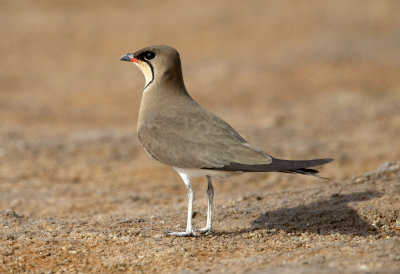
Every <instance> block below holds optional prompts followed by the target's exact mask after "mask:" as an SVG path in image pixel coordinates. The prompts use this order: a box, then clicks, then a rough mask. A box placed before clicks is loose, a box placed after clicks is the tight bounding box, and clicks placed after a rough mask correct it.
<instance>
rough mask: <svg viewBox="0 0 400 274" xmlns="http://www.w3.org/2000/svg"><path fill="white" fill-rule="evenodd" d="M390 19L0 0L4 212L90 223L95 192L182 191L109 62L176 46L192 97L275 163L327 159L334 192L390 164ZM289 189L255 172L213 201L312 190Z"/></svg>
mask: <svg viewBox="0 0 400 274" xmlns="http://www.w3.org/2000/svg"><path fill="white" fill-rule="evenodd" d="M399 10H400V2H399V1H396V0H392V1H390V0H381V1H375V0H364V1H357V0H352V1H319V0H306V1H256V0H252V1H246V2H243V1H228V0H217V1H202V2H199V1H128V0H116V1H99V0H96V1H94V0H93V1H90V0H87V1H78V0H68V1H64V0H51V1H50V0H48V1H44V0H37V1H28V0H25V1H24V0H19V1H5V0H2V1H0V20H1V24H0V36H1V39H0V180H1V186H0V190H1V192H2V193H6V194H2V196H1V197H2V199H1V202H0V203H1V204H2V206H3V207H7V208H9V207H12V208H16V209H18V210H19V212H22V213H26V214H33V215H35V214H36V215H40V216H44V215H46V214H47V213H49V212H52V213H54V214H74V213H76V212H83V213H82V214H85V213H84V212H85V211H82V208H83V207H85V208H86V209H87V210H89V211H90V210H92V211H96V210H98V208H97V209H94V208H92V207H88V204H87V203H86V202H84V200H85V199H86V198H87V197H88V195H89V193H94V192H95V193H96V195H98V196H97V197H99V196H100V197H103V196H104V197H108V196H107V195H110V193H113V192H112V191H120V192H118V193H119V194H120V195H122V192H124V191H127V192H130V193H135V192H140V193H145V192H146V191H147V192H149V193H151V192H153V193H154V192H155V191H156V192H157V191H158V192H164V193H177V194H178V193H179V194H182V193H184V186H183V184H181V182H180V179H179V178H178V176H176V174H175V173H174V171H173V170H172V169H170V168H167V167H164V166H161V165H159V164H158V163H156V162H154V161H153V160H151V159H149V158H148V156H147V155H146V154H145V152H144V151H143V150H142V148H141V146H140V144H139V143H138V141H137V137H136V121H137V116H138V111H139V105H140V99H141V93H142V89H143V86H144V77H143V75H142V74H141V73H140V71H139V70H138V69H137V68H136V67H135V66H133V65H131V64H128V63H126V62H120V61H119V58H120V56H122V55H123V54H125V53H127V52H132V51H135V50H138V49H141V48H143V47H145V46H149V45H153V44H167V45H170V46H173V47H175V48H177V49H178V51H179V52H180V54H181V57H182V63H183V71H184V79H185V84H186V87H187V89H188V91H189V93H190V94H191V95H192V97H193V98H195V100H197V101H198V102H199V103H200V104H201V105H202V106H204V107H205V108H207V109H209V110H211V111H212V112H214V113H216V114H217V115H219V116H221V117H223V118H224V119H225V120H226V121H227V122H228V123H230V124H231V125H232V126H233V127H234V128H236V129H237V130H238V131H239V132H240V133H241V134H243V136H244V137H245V138H246V139H248V141H250V142H252V143H254V144H256V145H258V146H260V147H262V148H263V149H265V150H266V151H267V152H268V153H270V154H271V155H273V156H275V157H278V158H289V159H309V158H317V157H333V158H335V159H336V161H335V162H334V163H332V164H329V165H327V166H325V167H323V169H322V173H323V175H325V176H327V177H330V178H332V179H333V180H338V179H343V178H349V177H353V176H355V175H357V174H359V173H362V172H365V171H368V170H371V169H374V168H376V167H377V166H379V165H380V164H381V163H383V162H388V161H398V160H399V159H400V146H399V141H398V140H399V135H400V16H399V13H398V12H399ZM293 180H294V177H291V175H282V174H264V175H261V174H258V175H254V174H250V175H246V176H244V177H240V178H239V177H235V178H234V179H230V181H229V182H230V183H229V184H223V185H221V186H220V189H219V191H222V192H223V191H226V192H227V193H228V192H229V193H233V195H234V194H235V193H239V192H242V191H243V187H246V189H248V186H249V185H250V186H251V187H252V188H251V189H252V191H256V190H257V189H260V187H261V189H262V190H263V191H267V190H269V189H276V188H295V187H302V186H304V184H320V181H318V180H317V181H316V180H314V179H309V178H303V177H302V178H298V177H296V179H295V180H296V181H299V180H300V181H301V180H302V181H301V182H303V184H297V183H296V184H295V183H293ZM144 181H146V182H148V183H147V184H143V182H144ZM243 182H246V184H243ZM240 186H242V188H241V187H240ZM33 190H35V191H34V193H35V195H37V197H36V196H35V197H36V198H34V197H32V196H31V195H32V193H33V192H32V191H33ZM111 190H112V191H111ZM121 191H122V192H121ZM49 193H51V195H49ZM57 194H59V195H60V196H57ZM68 195H69V196H68ZM85 195H86V196H85ZM102 195H103V196H102ZM160 195H161V194H160ZM26 197H30V199H25V198H26ZM60 197H64V198H63V199H61V198H60ZM65 197H67V198H68V197H74V199H75V200H74V205H71V202H70V201H69V200H68V199H67V198H65ZM79 197H81V198H79ZM79 199H81V200H79ZM38 200H40V201H41V203H38ZM56 201H58V202H57V203H56ZM80 202H81V204H79V203H80ZM55 204H57V205H59V206H60V207H58V208H54V207H53V208H52V207H48V205H55ZM100 204H101V205H100ZM46 205H47V206H46ZM80 205H81V206H82V207H81V208H80V207H79V206H80ZM92 205H93V204H92ZM96 206H97V207H101V206H103V207H104V206H106V205H104V203H103V202H102V201H99V204H96ZM78 209H79V210H80V211H79V210H78ZM55 212H57V213H55Z"/></svg>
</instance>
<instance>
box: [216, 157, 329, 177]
mask: <svg viewBox="0 0 400 274" xmlns="http://www.w3.org/2000/svg"><path fill="white" fill-rule="evenodd" d="M271 158H272V162H271V163H269V164H262V165H246V164H240V163H230V164H229V165H225V166H223V167H220V168H211V169H216V170H224V171H242V172H271V171H277V172H284V173H298V174H304V175H312V176H316V177H319V178H323V177H321V176H320V175H318V170H316V169H313V168H310V167H315V166H320V165H324V164H327V163H329V162H332V161H333V159H331V158H324V159H313V160H297V161H292V160H281V159H276V158H273V157H271Z"/></svg>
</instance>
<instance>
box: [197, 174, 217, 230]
mask: <svg viewBox="0 0 400 274" xmlns="http://www.w3.org/2000/svg"><path fill="white" fill-rule="evenodd" d="M206 178H207V183H208V187H207V195H208V208H207V223H206V226H205V227H204V228H201V229H196V231H198V232H199V233H206V232H208V231H210V232H211V231H212V206H213V199H214V188H213V186H212V183H211V177H210V176H208V175H207V176H206Z"/></svg>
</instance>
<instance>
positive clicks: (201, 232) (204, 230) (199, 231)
mask: <svg viewBox="0 0 400 274" xmlns="http://www.w3.org/2000/svg"><path fill="white" fill-rule="evenodd" d="M195 231H196V232H198V233H200V234H205V233H207V232H209V233H212V232H213V231H212V229H211V227H208V226H206V227H203V228H200V229H195Z"/></svg>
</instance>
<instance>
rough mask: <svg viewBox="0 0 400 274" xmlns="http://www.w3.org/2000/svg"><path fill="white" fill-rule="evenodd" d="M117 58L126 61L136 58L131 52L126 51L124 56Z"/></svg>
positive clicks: (133, 60) (134, 60) (135, 60)
mask: <svg viewBox="0 0 400 274" xmlns="http://www.w3.org/2000/svg"><path fill="white" fill-rule="evenodd" d="M119 60H121V61H128V62H137V61H138V59H136V58H135V57H133V54H132V53H128V54H125V55H124V56H122V57H121V58H120V59H119Z"/></svg>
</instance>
